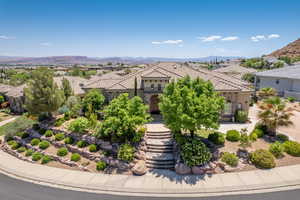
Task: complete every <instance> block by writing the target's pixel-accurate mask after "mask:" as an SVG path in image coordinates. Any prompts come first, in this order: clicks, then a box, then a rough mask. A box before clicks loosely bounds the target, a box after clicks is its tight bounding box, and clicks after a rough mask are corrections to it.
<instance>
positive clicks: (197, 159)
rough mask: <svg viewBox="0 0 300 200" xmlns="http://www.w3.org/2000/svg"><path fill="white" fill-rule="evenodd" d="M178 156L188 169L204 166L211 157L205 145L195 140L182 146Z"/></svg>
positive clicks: (190, 140)
mask: <svg viewBox="0 0 300 200" xmlns="http://www.w3.org/2000/svg"><path fill="white" fill-rule="evenodd" d="M180 154H181V157H182V159H183V161H184V163H185V164H187V165H188V166H190V167H193V166H197V165H203V164H206V163H207V162H209V161H210V159H211V157H212V155H211V153H210V151H209V149H208V148H207V147H206V145H205V144H204V143H203V142H201V141H199V140H195V139H189V141H188V142H186V143H184V144H182V145H181V152H180Z"/></svg>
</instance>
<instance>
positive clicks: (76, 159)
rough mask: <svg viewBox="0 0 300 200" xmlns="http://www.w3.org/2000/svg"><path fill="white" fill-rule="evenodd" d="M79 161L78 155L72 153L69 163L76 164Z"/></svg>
mask: <svg viewBox="0 0 300 200" xmlns="http://www.w3.org/2000/svg"><path fill="white" fill-rule="evenodd" d="M80 159H81V156H80V155H79V154H78V153H73V154H72V156H71V161H74V162H78V161H79V160H80Z"/></svg>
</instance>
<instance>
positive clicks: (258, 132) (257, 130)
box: [251, 128, 264, 138]
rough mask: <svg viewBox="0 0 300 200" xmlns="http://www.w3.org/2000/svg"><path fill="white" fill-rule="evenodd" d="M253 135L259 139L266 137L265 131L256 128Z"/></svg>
mask: <svg viewBox="0 0 300 200" xmlns="http://www.w3.org/2000/svg"><path fill="white" fill-rule="evenodd" d="M251 134H256V136H257V137H258V138H262V137H263V136H264V131H263V130H261V129H258V128H255V129H254V130H253V131H252V132H251Z"/></svg>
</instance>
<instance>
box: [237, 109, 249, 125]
mask: <svg viewBox="0 0 300 200" xmlns="http://www.w3.org/2000/svg"><path fill="white" fill-rule="evenodd" d="M234 119H235V121H236V122H238V123H245V122H247V120H248V113H247V112H246V111H243V110H237V111H236V112H235V115H234Z"/></svg>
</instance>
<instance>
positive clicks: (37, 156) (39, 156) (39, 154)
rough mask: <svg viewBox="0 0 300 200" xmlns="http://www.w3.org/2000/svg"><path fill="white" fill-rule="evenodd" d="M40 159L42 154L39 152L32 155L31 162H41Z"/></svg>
mask: <svg viewBox="0 0 300 200" xmlns="http://www.w3.org/2000/svg"><path fill="white" fill-rule="evenodd" d="M42 157H43V154H41V153H40V152H35V153H34V154H32V160H33V161H38V160H41V158H42Z"/></svg>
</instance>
